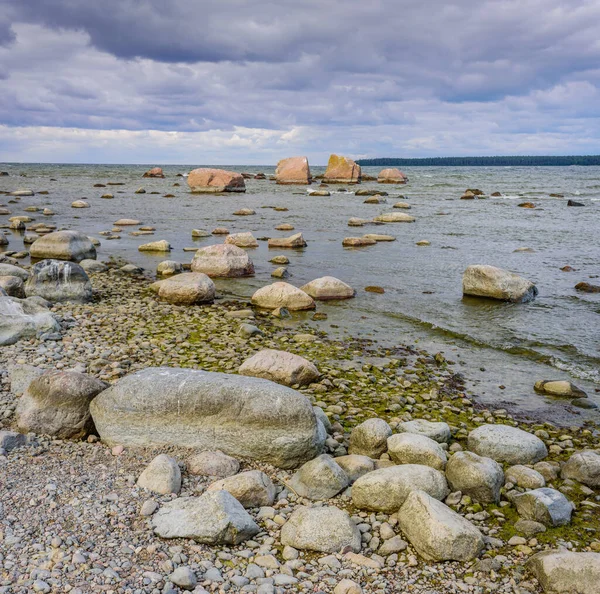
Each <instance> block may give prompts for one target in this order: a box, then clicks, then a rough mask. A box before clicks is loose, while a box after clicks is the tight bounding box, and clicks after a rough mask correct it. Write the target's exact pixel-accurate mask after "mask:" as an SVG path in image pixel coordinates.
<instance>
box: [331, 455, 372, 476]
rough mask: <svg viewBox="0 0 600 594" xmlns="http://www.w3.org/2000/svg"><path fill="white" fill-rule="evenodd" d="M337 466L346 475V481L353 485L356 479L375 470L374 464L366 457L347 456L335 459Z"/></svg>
mask: <svg viewBox="0 0 600 594" xmlns="http://www.w3.org/2000/svg"><path fill="white" fill-rule="evenodd" d="M335 462H337V464H338V466H339V467H340V468H341V469H342V470H343V471H344V472H345V473H346V475H347V477H348V480H349V481H350V482H351V483H353V482H354V481H355V480H356V479H357V478H359V477H361V476H362V475H363V474H367V472H371V471H373V470H375V462H374V461H373V460H372V459H371V458H369V457H368V456H359V455H358V454H349V455H347V456H339V457H338V458H335Z"/></svg>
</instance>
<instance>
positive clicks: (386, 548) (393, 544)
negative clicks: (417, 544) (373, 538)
mask: <svg viewBox="0 0 600 594" xmlns="http://www.w3.org/2000/svg"><path fill="white" fill-rule="evenodd" d="M407 547H408V543H407V542H406V541H405V540H404V539H403V538H401V537H400V536H392V538H389V539H388V540H386V541H385V542H384V543H383V544H382V545H381V546H380V547H379V550H378V551H377V552H378V553H379V554H380V555H383V556H384V557H387V556H388V555H393V554H394V553H400V552H401V551H404V550H406V548H407Z"/></svg>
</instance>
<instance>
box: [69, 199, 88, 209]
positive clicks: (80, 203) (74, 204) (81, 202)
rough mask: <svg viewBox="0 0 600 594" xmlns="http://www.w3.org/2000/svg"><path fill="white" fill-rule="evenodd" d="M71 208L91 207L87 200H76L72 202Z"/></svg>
mask: <svg viewBox="0 0 600 594" xmlns="http://www.w3.org/2000/svg"><path fill="white" fill-rule="evenodd" d="M71 208H90V205H89V203H88V202H86V201H85V200H75V202H71Z"/></svg>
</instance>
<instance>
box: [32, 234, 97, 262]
mask: <svg viewBox="0 0 600 594" xmlns="http://www.w3.org/2000/svg"><path fill="white" fill-rule="evenodd" d="M29 253H30V255H31V257H32V258H34V259H36V260H43V259H45V258H52V259H53V260H72V261H73V262H80V261H81V260H86V259H91V260H95V259H96V248H95V247H94V244H93V243H92V241H91V239H90V238H89V237H88V236H87V235H84V234H83V233H81V232H80V231H71V230H69V231H55V232H54V233H48V234H47V235H43V236H42V237H40V238H39V239H36V240H35V241H34V242H33V243H32V244H31V247H30V248H29Z"/></svg>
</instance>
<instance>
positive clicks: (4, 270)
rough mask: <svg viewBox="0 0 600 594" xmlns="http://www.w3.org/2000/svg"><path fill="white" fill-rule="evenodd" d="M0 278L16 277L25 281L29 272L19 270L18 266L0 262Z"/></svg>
mask: <svg viewBox="0 0 600 594" xmlns="http://www.w3.org/2000/svg"><path fill="white" fill-rule="evenodd" d="M0 276H16V277H18V278H20V279H21V280H23V281H26V280H27V279H28V278H29V272H27V270H24V269H23V268H19V266H14V265H13V264H6V263H4V262H0Z"/></svg>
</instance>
